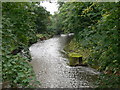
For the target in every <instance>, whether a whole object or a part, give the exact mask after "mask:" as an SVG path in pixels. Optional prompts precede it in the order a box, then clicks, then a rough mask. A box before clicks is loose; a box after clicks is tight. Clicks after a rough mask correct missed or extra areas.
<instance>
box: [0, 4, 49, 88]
mask: <svg viewBox="0 0 120 90" xmlns="http://www.w3.org/2000/svg"><path fill="white" fill-rule="evenodd" d="M39 4H40V3H32V2H3V3H2V25H3V27H2V78H3V79H2V82H3V87H11V88H19V87H29V88H30V87H38V85H39V82H38V81H37V80H36V78H35V73H34V71H33V67H32V66H31V64H30V63H29V61H31V57H30V55H29V47H30V46H31V45H32V44H33V43H35V42H37V39H38V37H37V36H38V35H37V36H36V34H39V33H42V31H46V27H47V26H45V23H47V19H48V16H49V12H47V11H46V10H45V9H44V8H43V7H41V6H39ZM43 16H44V17H43Z"/></svg>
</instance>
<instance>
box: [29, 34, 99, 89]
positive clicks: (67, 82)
mask: <svg viewBox="0 0 120 90" xmlns="http://www.w3.org/2000/svg"><path fill="white" fill-rule="evenodd" d="M70 39H71V36H70V35H61V36H56V37H54V38H51V39H49V40H45V41H39V42H38V43H36V44H33V45H32V46H31V47H30V53H31V56H32V59H33V60H32V62H31V63H32V65H33V68H34V71H35V73H36V76H37V79H38V80H39V81H40V82H41V86H40V88H82V87H93V86H94V85H93V82H94V78H95V75H97V74H99V73H98V72H96V71H95V70H94V69H92V68H88V67H82V66H78V67H70V66H68V65H67V64H66V60H67V59H66V58H65V57H64V55H63V54H61V53H60V50H62V49H63V48H64V46H65V45H66V43H68V42H69V41H70Z"/></svg>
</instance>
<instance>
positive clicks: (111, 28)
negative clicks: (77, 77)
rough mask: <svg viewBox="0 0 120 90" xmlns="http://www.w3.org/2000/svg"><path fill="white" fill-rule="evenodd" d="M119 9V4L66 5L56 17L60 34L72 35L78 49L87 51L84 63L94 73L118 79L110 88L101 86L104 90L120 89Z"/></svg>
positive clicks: (79, 3) (102, 84) (75, 3)
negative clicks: (70, 33) (97, 72)
mask: <svg viewBox="0 0 120 90" xmlns="http://www.w3.org/2000/svg"><path fill="white" fill-rule="evenodd" d="M119 6H120V3H119V2H118V3H114V2H107V3H97V2H94V3H88V2H86V3H83V2H73V3H70V2H67V3H64V4H62V6H61V7H60V8H59V10H60V13H59V14H58V18H59V22H60V25H61V26H59V27H60V28H61V30H62V31H64V32H68V33H69V32H74V34H75V39H76V43H79V48H78V49H80V48H82V49H88V50H89V51H90V53H89V54H90V55H89V56H88V57H87V60H86V61H87V63H88V64H89V65H91V66H97V68H96V69H98V70H99V71H102V72H104V73H105V74H109V75H112V76H113V77H117V78H116V80H115V79H112V80H113V83H111V82H109V84H110V85H109V84H108V82H107V83H105V82H104V83H101V84H100V85H101V86H104V85H105V86H106V87H119V84H120V83H118V81H119V80H120V76H119V75H120V72H119V70H120V66H119V63H120V60H119V58H120V52H119V50H120V48H119V46H120V43H119V40H120V31H119V28H118V27H119V21H120V18H119V14H120V10H119V8H118V7H119ZM75 48H76V47H75ZM104 79H105V77H104ZM107 79H109V78H108V77H107V76H106V80H107ZM108 81H109V80H108ZM114 81H115V82H114ZM102 82H103V81H102ZM106 84H107V85H106ZM111 84H112V85H111ZM115 84H116V85H115Z"/></svg>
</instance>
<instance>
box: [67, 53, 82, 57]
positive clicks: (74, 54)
mask: <svg viewBox="0 0 120 90" xmlns="http://www.w3.org/2000/svg"><path fill="white" fill-rule="evenodd" d="M68 56H69V57H76V58H77V57H82V55H80V54H79V53H69V54H68Z"/></svg>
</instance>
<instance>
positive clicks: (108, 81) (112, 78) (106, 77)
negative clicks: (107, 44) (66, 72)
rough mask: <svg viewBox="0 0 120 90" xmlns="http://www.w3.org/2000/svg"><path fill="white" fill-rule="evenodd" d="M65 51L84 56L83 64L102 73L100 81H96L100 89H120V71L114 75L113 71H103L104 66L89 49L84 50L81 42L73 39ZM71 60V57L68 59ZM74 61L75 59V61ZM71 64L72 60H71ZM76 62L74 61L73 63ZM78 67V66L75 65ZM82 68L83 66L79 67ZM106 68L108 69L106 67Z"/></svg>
mask: <svg viewBox="0 0 120 90" xmlns="http://www.w3.org/2000/svg"><path fill="white" fill-rule="evenodd" d="M64 51H65V52H66V54H70V53H77V54H78V55H82V58H83V59H82V62H81V63H82V64H85V65H86V64H87V66H89V67H92V68H94V69H96V70H97V71H100V72H101V74H100V75H99V77H98V79H97V80H96V82H95V84H97V85H98V87H99V88H120V82H119V81H120V74H119V71H118V72H116V73H113V72H112V71H111V70H109V69H108V70H102V69H101V68H103V66H101V64H100V62H98V61H95V60H94V59H93V60H91V58H94V57H95V56H93V51H92V50H91V49H89V48H83V47H82V46H81V44H80V42H77V41H76V40H75V39H72V40H71V42H70V43H68V44H67V45H66V46H65V48H64ZM68 58H69V57H68ZM73 60H74V59H73ZM69 62H70V60H69ZM73 62H74V61H73ZM73 65H74V66H76V64H73ZM78 66H81V65H78ZM105 68H106V67H105Z"/></svg>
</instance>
